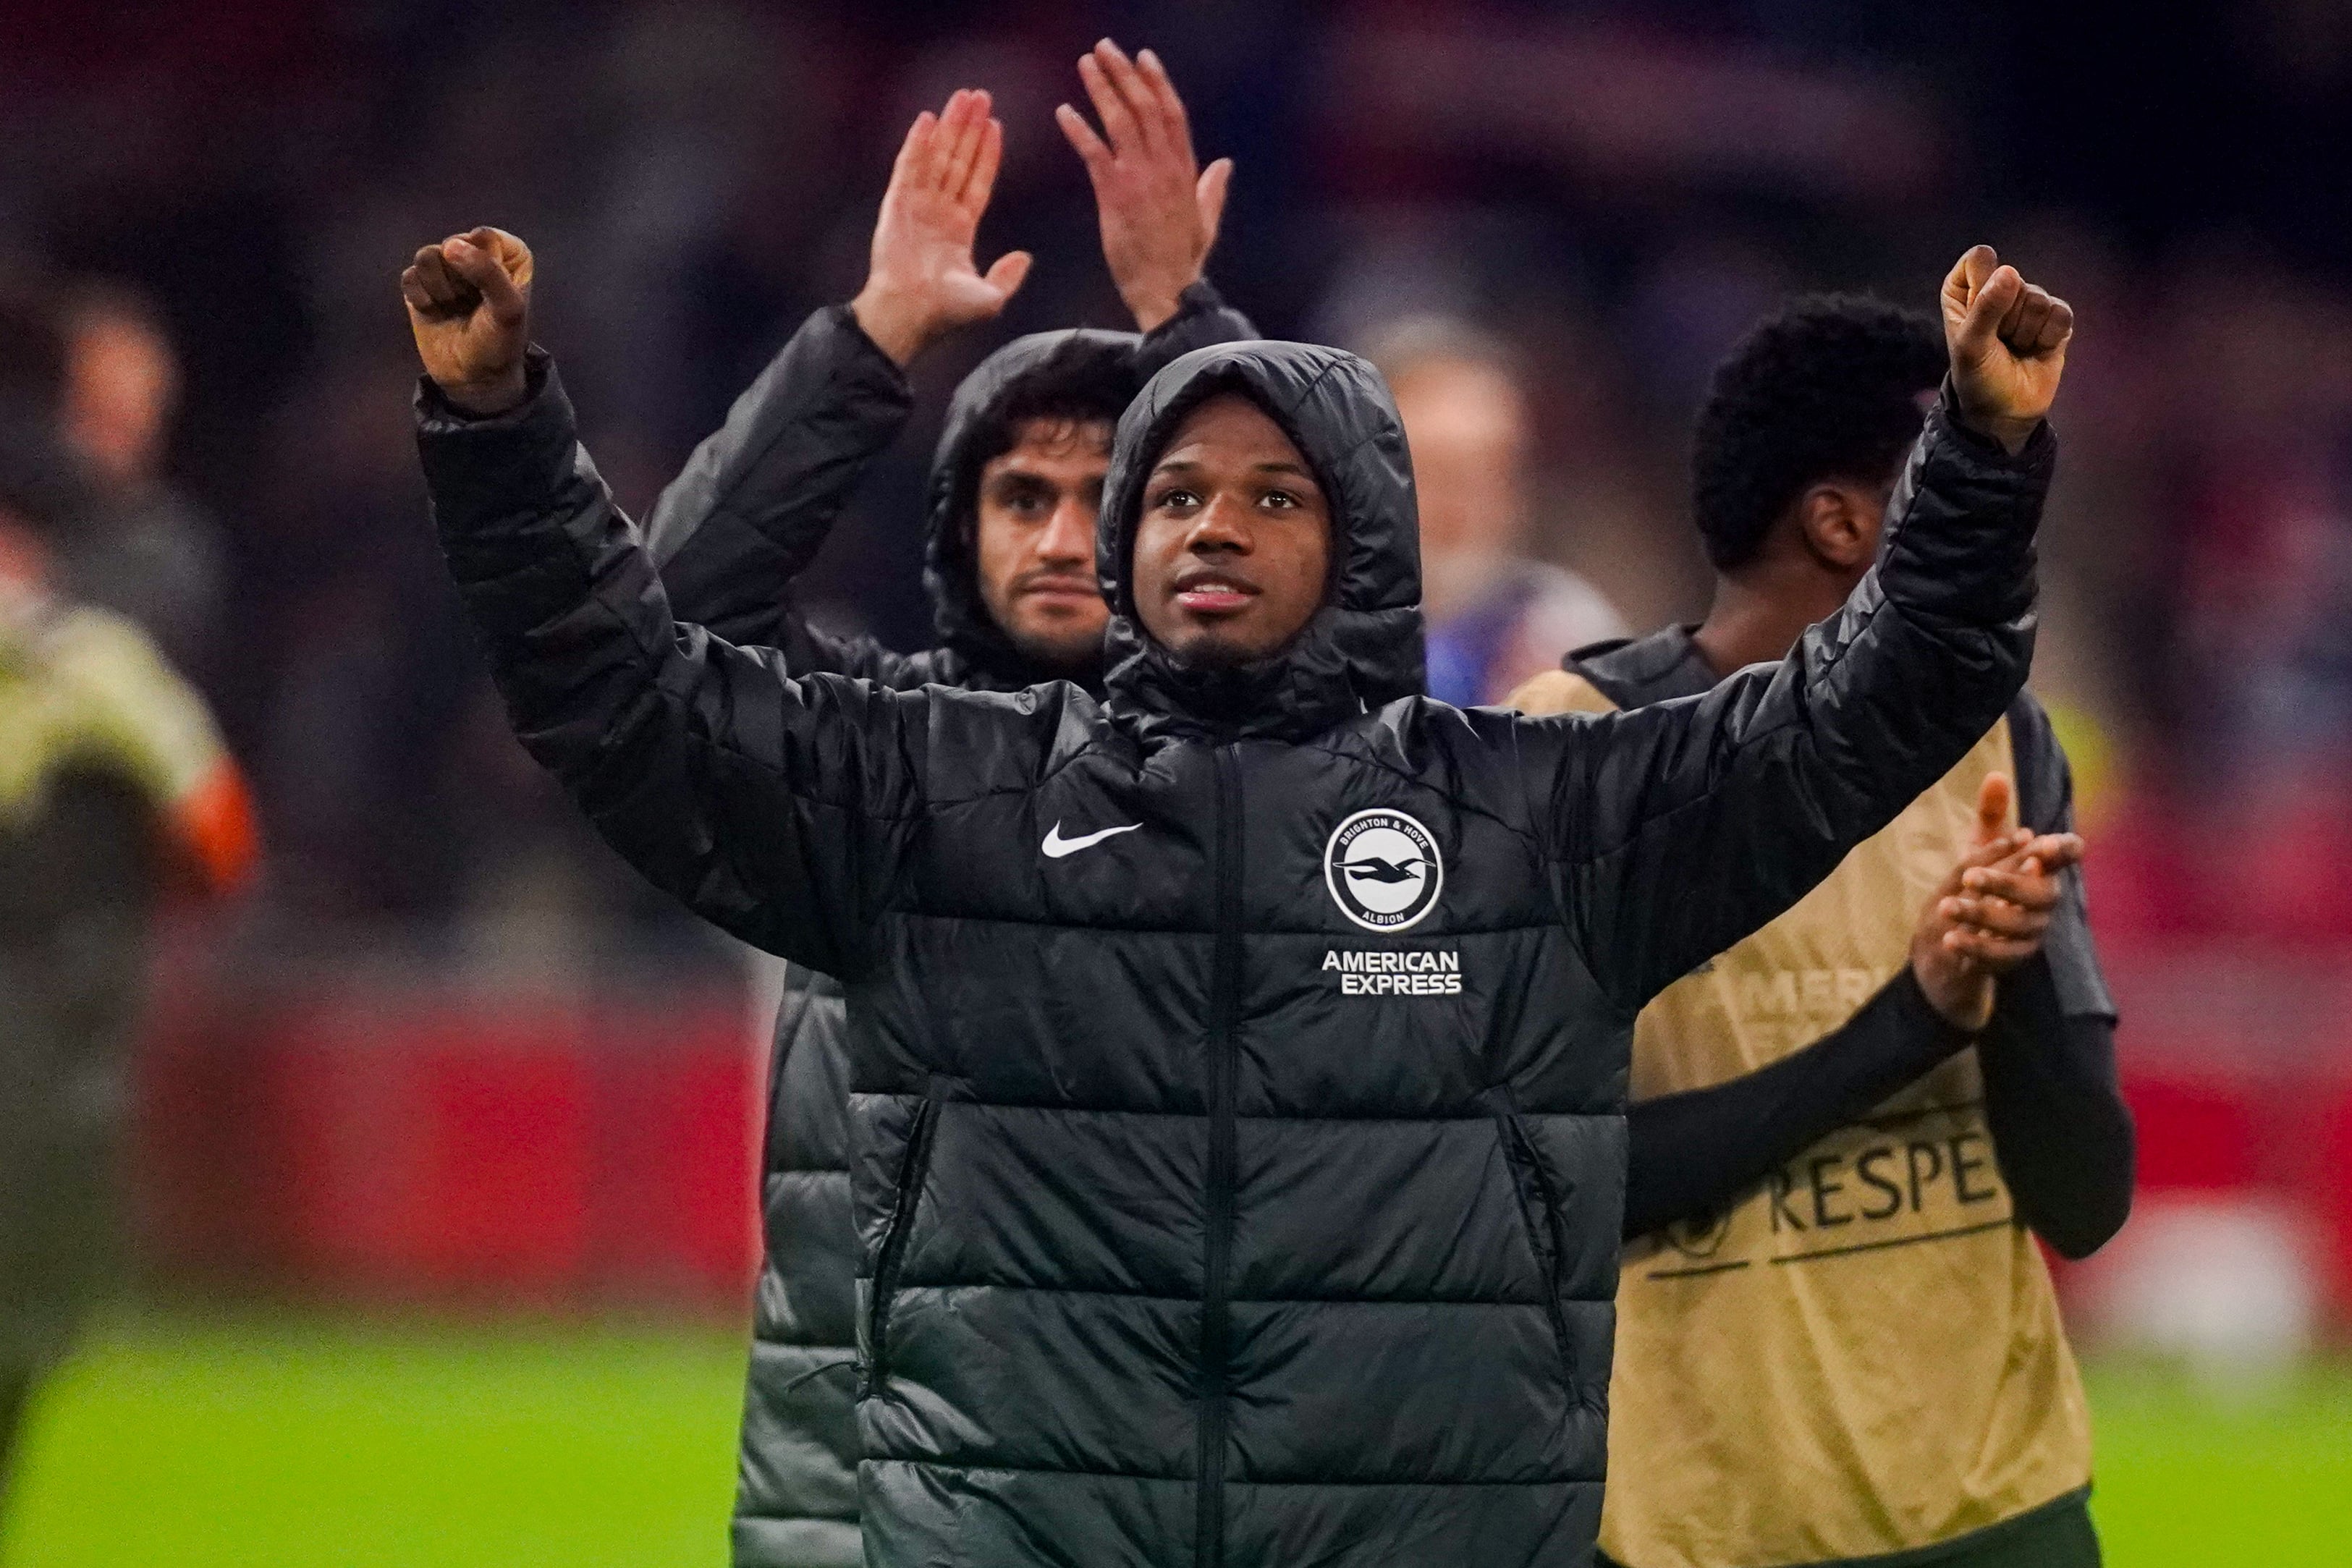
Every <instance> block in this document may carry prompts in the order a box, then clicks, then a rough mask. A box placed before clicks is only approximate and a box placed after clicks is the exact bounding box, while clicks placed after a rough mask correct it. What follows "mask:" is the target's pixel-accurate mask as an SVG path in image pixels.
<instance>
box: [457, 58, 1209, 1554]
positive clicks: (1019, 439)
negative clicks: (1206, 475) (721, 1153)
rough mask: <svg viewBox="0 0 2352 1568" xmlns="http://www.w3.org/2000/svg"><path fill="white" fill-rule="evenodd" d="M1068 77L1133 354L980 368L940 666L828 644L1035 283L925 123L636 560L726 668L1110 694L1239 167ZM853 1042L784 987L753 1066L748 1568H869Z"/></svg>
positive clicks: (1147, 113)
mask: <svg viewBox="0 0 2352 1568" xmlns="http://www.w3.org/2000/svg"><path fill="white" fill-rule="evenodd" d="M1078 68H1079V73H1080V76H1081V78H1083V81H1084V85H1085V87H1086V89H1087V95H1088V99H1089V101H1090V102H1091V103H1092V105H1093V106H1094V108H1095V110H1096V112H1097V115H1098V116H1099V117H1100V119H1101V120H1102V124H1103V128H1104V129H1103V132H1102V133H1101V134H1100V135H1097V133H1096V132H1095V131H1093V130H1092V129H1091V128H1090V127H1088V125H1087V122H1086V120H1084V119H1082V118H1081V117H1079V116H1078V114H1077V113H1076V110H1072V109H1070V108H1068V107H1067V106H1065V107H1064V108H1063V110H1062V111H1061V117H1060V118H1061V122H1062V128H1063V131H1064V133H1065V134H1066V136H1068V137H1069V139H1070V141H1071V142H1072V144H1073V146H1074V147H1075V148H1076V150H1077V151H1078V152H1079V154H1080V156H1081V157H1082V158H1083V159H1084V160H1085V161H1086V163H1087V172H1088V173H1089V175H1090V176H1091V178H1092V181H1093V183H1094V188H1095V193H1096V201H1097V212H1098V214H1099V218H1100V230H1101V237H1102V246H1103V255H1104V257H1105V259H1106V261H1107V262H1108V264H1109V267H1110V272H1111V277H1112V281H1113V282H1114V283H1115V284H1116V285H1117V286H1118V289H1119V292H1120V295H1121V297H1122V298H1123V299H1124V300H1125V301H1126V303H1127V305H1128V307H1129V310H1130V312H1131V313H1132V314H1133V316H1134V318H1135V321H1136V326H1137V328H1138V329H1139V333H1140V335H1138V333H1128V332H1108V331H1098V330H1073V331H1065V332H1046V333H1038V334H1035V335H1033V336H1030V337H1026V338H1023V339H1020V340H1016V341H1014V342H1013V343H1010V344H1007V345H1006V346H1005V347H1004V348H1003V349H1000V350H997V351H996V352H995V353H993V354H992V355H990V356H989V357H988V358H987V359H986V360H985V361H982V363H981V365H980V366H979V367H978V368H977V369H976V370H974V371H972V373H971V375H970V376H969V377H967V378H966V379H965V381H964V382H963V384H962V385H961V387H959V388H958V389H957V391H956V394H955V397H954V400H953V402H952V403H951V404H950V409H949V413H948V417H947V422H946V424H945V427H944V428H943V430H942V432H941V434H940V441H939V445H938V449H937V453H936V455H935V456H934V459H933V462H932V470H931V473H932V479H931V485H930V487H929V503H930V504H929V515H928V517H927V518H926V521H925V526H926V529H927V549H926V556H927V564H926V572H925V580H926V582H927V585H928V587H929V592H930V598H931V603H932V610H933V614H934V618H935V623H936V627H937V635H938V640H937V642H936V643H934V644H933V645H932V646H931V647H929V648H928V649H925V650H922V651H920V652H918V653H897V652H894V651H892V650H890V649H887V648H885V647H883V646H881V645H880V644H878V643H875V642H873V641H872V640H870V639H865V638H839V637H833V636H828V635H827V634H825V633H824V632H822V631H820V630H818V629H816V628H814V627H812V626H811V625H810V624H809V622H807V620H806V619H805V618H804V617H803V615H802V614H801V613H800V612H799V610H798V608H797V606H796V605H795V603H794V601H793V580H794V579H796V578H797V577H798V576H799V574H800V573H801V571H802V570H803V568H804V567H805V566H806V565H807V564H808V562H809V561H810V559H812V558H813V557H814V555H815V553H816V551H817V549H818V547H819V546H820V545H821V544H822V543H823V542H824V538H825V537H826V535H827V534H828V532H829V531H830V530H831V528H832V527H833V524H834V522H835V518H836V517H838V516H839V514H840V512H841V510H842V508H843V507H844V505H845V503H846V501H847V499H848V497H849V496H850V493H851V491H852V490H853V489H854V488H855V486H856V483H857V481H858V479H859V477H860V476H862V475H863V474H864V472H865V471H866V467H867V466H868V465H869V464H870V463H871V461H872V460H873V459H874V458H875V457H876V456H877V455H879V454H880V453H881V452H882V451H883V450H884V449H885V448H887V446H888V445H889V444H890V443H891V442H892V441H893V440H894V439H895V438H896V437H897V436H898V434H899V432H900V431H901V430H902V429H903V428H904V426H905V424H906V422H907V419H908V413H909V411H910V409H911V406H912V401H913V399H912V393H911V392H910V390H909V388H908V382H907V378H906V375H905V373H904V372H905V369H906V367H907V366H908V364H910V363H911V362H912V361H913V360H914V359H915V358H916V357H917V356H919V354H920V353H921V352H922V351H923V350H925V349H926V348H927V347H929V345H931V344H933V343H935V342H937V341H939V340H940V339H942V338H943V337H945V336H946V335H947V334H949V333H950V332H952V331H954V330H955V329H958V328H960V327H962V326H965V325H967V324H970V323H971V322H974V321H978V320H982V319H986V318H988V317H992V316H993V315H995V314H996V313H997V312H998V311H999V310H1001V309H1002V308H1003V305H1004V303H1005V301H1006V300H1007V299H1008V298H1010V297H1011V295H1012V293H1013V290H1014V289H1015V288H1017V287H1019V284H1020V281H1021V279H1022V277H1024V275H1025V273H1026V271H1027V268H1028V257H1027V256H1022V255H1020V254H1018V253H1015V254H1014V255H1013V256H1004V257H1001V258H999V259H998V260H997V261H996V262H995V263H994V264H993V265H992V267H989V268H988V269H987V271H986V272H985V273H984V274H983V273H982V271H981V270H980V269H979V268H978V267H976V266H975V265H974V261H973V255H972V245H973V239H974V235H975V233H976V230H977V228H978V225H979V223H980V220H981V218H982V214H984V213H985V211H986V209H987V206H988V201H989V194H990V190H991V187H992V183H993V181H994V176H995V172H996V166H997V159H998V153H999V150H1000V147H1001V145H1002V139H1003V131H1002V130H1001V129H1000V128H999V127H998V126H997V125H996V123H995V122H994V121H993V120H992V119H991V118H990V113H989V110H990V102H989V97H988V95H987V94H986V93H984V92H974V91H967V92H959V93H957V94H955V95H954V96H953V97H951V98H950V99H949V100H948V102H947V105H946V108H945V109H944V110H942V111H941V112H940V114H939V115H937V116H932V115H929V114H926V115H924V116H922V117H920V118H919V119H918V120H917V121H916V123H915V125H914V127H913V129H912V130H911V131H909V132H908V136H907V139H906V142H905V145H904V146H903V147H902V148H901V150H900V152H899V155H898V162H897V164H896V166H895V167H894V168H893V170H892V172H891V178H890V184H889V188H888V190H887V193H885V194H884V196H883V199H882V209H881V213H880V215H879V217H878V219H877V223H876V225H875V231H874V242H873V255H872V265H871V267H870V270H869V274H868V277H867V279H866V286H865V287H864V288H863V289H861V290H860V291H859V293H858V295H857V298H856V299H854V300H852V301H851V302H850V303H849V304H847V305H845V306H835V307H831V308H826V309H824V310H820V311H818V312H817V313H816V314H815V315H814V316H812V317H811V318H810V319H809V320H808V321H807V323H806V324H805V325H803V327H802V328H801V329H800V330H799V331H798V332H796V333H795V334H794V335H793V339H792V340H791V342H790V343H788V344H787V345H786V346H785V347H784V349H783V350H782V351H781V352H780V353H778V355H777V356H776V358H775V360H774V361H772V363H771V364H770V365H769V366H768V368H767V369H766V370H765V371H762V372H761V375H760V377H759V378H758V379H757V380H756V381H755V382H753V383H752V385H751V388H750V389H749V390H747V391H746V392H744V394H743V395H742V397H741V398H740V399H739V400H738V401H737V402H736V404H735V407H734V408H733V410H732V411H731V412H730V414H729V417H728V420H727V423H726V424H725V426H724V427H723V428H722V429H721V430H719V432H718V433H717V434H714V435H712V436H711V437H710V438H709V440H707V441H705V442H704V443H703V444H701V445H700V446H699V447H698V449H697V450H696V452H695V454H694V455H693V457H692V459H691V460H690V461H689V462H688V465H687V467H686V469H685V471H684V472H683V473H682V474H681V475H680V476H678V478H677V480H676V481H674V482H673V483H672V484H671V485H670V486H669V487H668V488H667V490H665V491H664V492H663V494H662V496H661V498H660V499H659V501H658V502H657V503H656V506H655V508H654V511H653V515H652V517H651V518H650V520H649V521H648V523H647V525H646V544H647V548H648V549H650V550H651V551H652V553H653V556H654V558H655V559H656V561H657V562H659V564H660V570H661V574H662V580H663V583H664V585H665V587H666V588H667V591H668V592H669V595H670V599H671V602H672V603H673V604H675V605H676V606H677V610H678V612H679V613H680V614H681V615H683V616H684V617H686V618H687V619H688V620H690V621H695V622H700V623H702V624H704V625H707V626H709V627H710V628H711V629H712V630H713V631H714V632H718V633H719V635H721V636H724V637H726V638H727V639H728V640H729V641H730V642H735V643H745V644H752V645H767V646H773V647H776V648H779V649H782V651H783V652H784V653H785V654H786V657H787V659H788V661H789V663H790V664H791V666H792V667H793V669H795V670H826V671H831V672H834V673H836V674H847V675H856V676H860V677H864V678H866V679H871V680H876V681H879V682H881V683H883V684H884V685H889V686H893V687H898V688H900V689H907V690H911V689H913V688H916V687H919V686H921V685H928V684H932V683H940V684H944V685H956V686H963V687H968V688H973V689H979V690H994V691H1003V690H1018V689H1020V688H1021V687H1024V686H1028V685H1034V684H1035V683H1038V682H1041V681H1047V680H1052V679H1055V678H1057V677H1060V678H1066V679H1069V680H1073V681H1076V682H1077V683H1078V684H1080V685H1084V686H1086V687H1087V688H1088V689H1090V690H1099V689H1100V684H1101V679H1102V633H1103V626H1104V623H1105V622H1106V621H1108V611H1107V610H1106V609H1105V608H1104V605H1103V601H1102V594H1101V591H1099V589H1097V586H1096V583H1095V578H1094V537H1095V512H1096V509H1097V506H1098V505H1099V503H1100V501H1101V499H1102V486H1103V476H1104V473H1105V471H1106V470H1107V469H1108V466H1109V464H1110V439H1111V427H1112V425H1113V424H1114V423H1116V422H1117V420H1118V415H1119V413H1121V412H1122V411H1123V410H1124V409H1125V408H1126V407H1127V405H1128V403H1129V402H1130V401H1132V400H1133V398H1134V396H1135V393H1136V392H1137V391H1138V389H1139V388H1140V387H1141V386H1142V384H1143V382H1145V381H1146V380H1148V379H1150V374H1151V372H1152V371H1154V370H1156V369H1158V368H1159V367H1160V365H1163V364H1165V363H1167V362H1168V361H1171V360H1172V359H1174V358H1176V357H1177V356H1179V355H1180V354H1181V353H1183V352H1185V351H1186V350H1190V349H1193V348H1197V347H1200V346H1202V345H1203V344H1207V343H1214V342H1220V341H1224V340H1231V339H1240V338H1253V337H1255V336H1256V332H1255V329H1253V328H1252V327H1251V325H1250V323H1249V322H1248V321H1247V320H1246V319H1244V318H1243V317H1241V316H1240V315H1239V314H1237V313H1236V312H1234V311H1233V310H1231V309H1228V308H1225V307H1224V305H1223V302H1222V301H1221V300H1220V299H1219V298H1217V295H1216V293H1215V291H1214V289H1213V288H1212V287H1210V285H1209V283H1208V281H1207V280H1206V278H1205V277H1203V276H1202V266H1203V264H1204V262H1205V260H1206V258H1207V256H1208V253H1209V251H1210V248H1211V247H1212V246H1213V244H1214V243H1215V240H1216V235H1217V226H1218V219H1219V216H1220V214H1221V213H1222V210H1223V202H1224V193H1225V183H1226V181H1227V179H1228V178H1229V177H1230V175H1231V172H1232V164H1231V162H1230V161H1228V160H1223V159H1220V160H1218V161H1216V162H1213V163H1211V164H1210V165H1209V167H1208V168H1207V169H1206V170H1205V171H1204V170H1202V169H1200V168H1199V167H1198V165H1197V162H1196V160H1195V158H1194V155H1193V152H1192V139H1191V132H1190V131H1189V129H1188V127H1187V124H1186V120H1185V113H1184V106H1183V103H1182V101H1181V99H1179V98H1178V97H1177V95H1176V91H1175V89H1174V87H1173V85H1172V84H1171V82H1170V80H1169V78H1168V74H1167V72H1166V70H1165V69H1164V68H1162V67H1161V65H1160V60H1159V58H1158V57H1156V56H1155V55H1154V54H1153V53H1152V51H1150V50H1149V49H1145V50H1143V51H1142V52H1141V53H1140V54H1139V55H1138V56H1137V57H1135V58H1133V59H1129V57H1128V56H1127V55H1126V54H1125V53H1124V52H1123V51H1122V50H1120V49H1119V48H1118V46H1117V45H1115V44H1113V43H1111V42H1110V41H1109V40H1108V39H1105V40H1104V41H1103V42H1101V43H1100V44H1097V46H1096V47H1095V48H1094V49H1093V50H1091V51H1090V52H1089V53H1088V54H1087V56H1086V57H1084V58H1083V59H1081V60H1080V61H1079V66H1078ZM484 237H485V238H486V239H489V238H490V236H487V235H486V236H484ZM491 243H493V244H495V243H498V242H497V241H496V240H491ZM845 1037H846V1017H845V1010H844V1000H843V995H842V988H841V987H840V986H839V985H838V984H837V983H835V981H834V980H833V979H832V978H830V977H826V976H824V975H822V974H819V973H817V972H815V971H814V970H811V969H808V968H805V967H801V966H797V965H795V966H793V967H791V969H790V970H789V971H788V973H787V976H786V981H785V993H784V999H783V1004H782V1008H781V1009H779V1011H778V1014H777V1019H776V1033H775V1046H774V1051H773V1054H772V1057H771V1059H770V1063H769V1099H768V1124H767V1137H766V1144H765V1149H766V1153H765V1159H764V1162H763V1168H764V1176H763V1181H762V1187H763V1194H762V1206H761V1207H762V1211H763V1219H764V1227H763V1229H764V1240H765V1246H764V1249H763V1252H764V1255H763V1260H762V1265H761V1280H760V1286H759V1291H758V1295H757V1298H756V1301H755V1302H754V1308H753V1322H752V1330H753V1342H752V1347H751V1371H750V1375H749V1377H748V1379H747V1382H746V1386H745V1391H744V1407H743V1432H742V1445H741V1456H740V1458H741V1464H740V1484H739V1486H738V1489H737V1495H736V1506H735V1520H734V1527H733V1541H734V1561H735V1562H736V1563H738V1564H739V1565H740V1568H833V1565H840V1568H850V1565H852V1564H856V1563H862V1562H863V1561H864V1560H865V1557H864V1549H863V1546H862V1544H861V1542H860V1540H859V1536H858V1529H857V1477H856V1469H857V1457H858V1444H857V1431H856V1416H855V1412H854V1408H853V1402H852V1395H853V1394H854V1392H855V1388H854V1384H855V1376H854V1367H853V1362H854V1359H855V1355H856V1301H855V1289H854V1275H855V1272H856V1249H857V1238H856V1228H855V1227H854V1225H853V1223H852V1221H851V1217H850V1197H849V1166H848V1139H849V1127H848V1102H847V1096H848V1087H847V1086H848V1064H847V1060H846V1054H845V1053H846V1038H845Z"/></svg>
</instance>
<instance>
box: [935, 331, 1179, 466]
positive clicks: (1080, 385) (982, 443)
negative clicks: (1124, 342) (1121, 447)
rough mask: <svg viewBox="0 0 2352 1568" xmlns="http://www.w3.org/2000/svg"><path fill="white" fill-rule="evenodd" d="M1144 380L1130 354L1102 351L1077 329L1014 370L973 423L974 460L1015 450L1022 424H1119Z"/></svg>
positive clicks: (983, 463) (981, 461)
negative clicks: (1138, 376) (1139, 377)
mask: <svg viewBox="0 0 2352 1568" xmlns="http://www.w3.org/2000/svg"><path fill="white" fill-rule="evenodd" d="M1139 390H1140V384H1139V382H1137V380H1136V376H1135V366H1134V364H1133V362H1132V361H1131V360H1130V359H1129V356H1127V355H1124V354H1111V353H1106V352H1104V351H1103V350H1102V348H1101V347H1100V345H1098V344H1096V343H1092V342H1088V341H1087V340H1085V339H1083V338H1080V337H1079V336H1078V335H1077V334H1076V333H1073V334H1071V336H1070V338H1069V340H1068V341H1066V342H1065V343H1063V344H1061V345H1060V346H1058V347H1056V348H1055V350H1053V351H1052V352H1051V353H1048V354H1047V355H1045V358H1043V359H1041V360H1039V361H1037V362H1036V363H1035V364H1034V365H1032V366H1030V367H1029V368H1028V369H1026V370H1024V371H1022V372H1021V373H1020V374H1019V375H1017V376H1015V377H1014V378H1013V380H1012V382H1010V383H1008V384H1007V385H1006V387H1005V389H1004V392H1003V395H1002V396H1000V397H998V398H997V399H996V401H995V402H993V403H992V404H991V405H990V407H989V409H988V411H987V413H983V414H982V416H981V417H980V419H979V420H978V421H977V422H976V423H974V425H973V427H972V436H971V446H970V447H969V448H967V450H968V451H969V452H970V453H971V460H970V466H971V474H972V476H974V477H975V478H977V477H978V476H979V474H980V471H981V469H982V468H983V467H985V466H987V465H988V464H990V463H991V462H992V461H994V460H995V459H996V458H999V457H1002V456H1003V455H1005V454H1006V453H1008V452H1010V451H1012V450H1013V447H1014V445H1016V444H1018V443H1019V441H1020V438H1021V427H1022V426H1023V425H1024V424H1027V423H1030V422H1032V421H1043V422H1045V423H1049V424H1094V423H1104V424H1110V425H1117V424H1118V416H1119V415H1120V414H1122V413H1126V412H1127V405H1128V404H1129V403H1130V402H1134V401H1135V394H1136V392H1138V391H1139Z"/></svg>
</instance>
